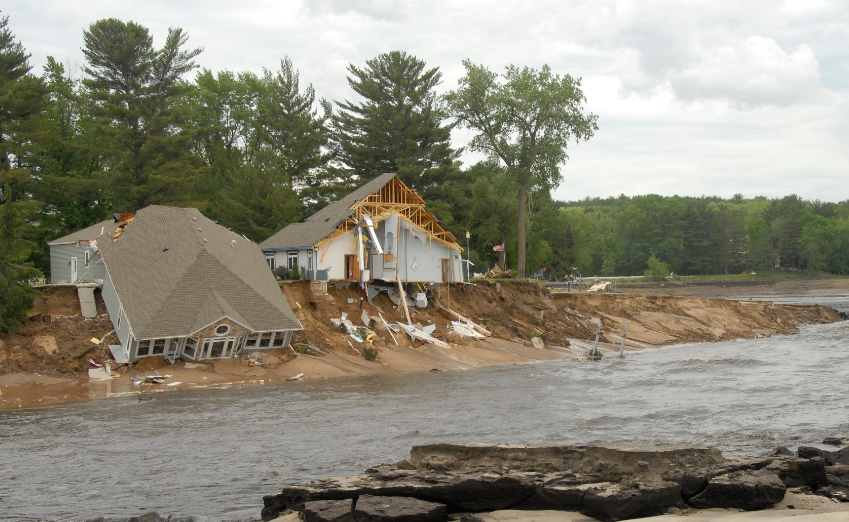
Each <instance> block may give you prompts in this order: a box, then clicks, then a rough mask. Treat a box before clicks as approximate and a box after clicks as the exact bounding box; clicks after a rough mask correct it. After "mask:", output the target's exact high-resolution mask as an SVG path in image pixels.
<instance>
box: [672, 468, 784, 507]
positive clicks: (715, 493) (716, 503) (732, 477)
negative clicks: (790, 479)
mask: <svg viewBox="0 0 849 522" xmlns="http://www.w3.org/2000/svg"><path fill="white" fill-rule="evenodd" d="M786 490H787V487H786V486H785V485H784V483H783V482H781V480H779V478H778V476H776V475H775V474H774V473H772V472H770V471H767V470H754V471H735V472H732V473H727V474H725V475H719V476H716V477H713V478H711V479H710V481H709V482H708V485H707V487H705V490H704V491H702V492H701V493H699V494H698V495H696V496H694V497H692V498H690V499H689V500H688V501H687V503H688V504H690V505H691V506H693V507H697V508H699V509H708V508H731V509H742V510H745V511H753V510H756V509H766V508H768V507H770V506H772V505H773V504H776V503H778V502H781V500H782V499H783V498H784V493H785V492H786Z"/></svg>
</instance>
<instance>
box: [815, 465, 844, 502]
mask: <svg viewBox="0 0 849 522" xmlns="http://www.w3.org/2000/svg"><path fill="white" fill-rule="evenodd" d="M825 473H826V483H825V485H824V486H823V487H820V488H817V493H820V494H822V495H825V496H826V497H829V498H833V499H835V500H839V501H841V502H849V465H846V464H836V465H834V466H828V467H826V468H825Z"/></svg>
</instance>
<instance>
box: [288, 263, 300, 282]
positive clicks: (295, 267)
mask: <svg viewBox="0 0 849 522" xmlns="http://www.w3.org/2000/svg"><path fill="white" fill-rule="evenodd" d="M300 278H301V273H300V272H299V271H298V265H292V270H291V271H290V272H289V279H291V280H292V281H297V280H298V279H300Z"/></svg>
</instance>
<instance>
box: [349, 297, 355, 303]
mask: <svg viewBox="0 0 849 522" xmlns="http://www.w3.org/2000/svg"><path fill="white" fill-rule="evenodd" d="M354 302H356V300H355V299H352V298H350V297H349V298H348V304H354Z"/></svg>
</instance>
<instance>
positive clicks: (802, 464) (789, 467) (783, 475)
mask: <svg viewBox="0 0 849 522" xmlns="http://www.w3.org/2000/svg"><path fill="white" fill-rule="evenodd" d="M764 469H766V470H769V471H772V472H773V473H775V474H776V475H777V476H778V478H779V479H780V480H781V482H783V483H784V485H785V486H787V487H788V488H796V487H799V486H811V487H816V486H818V485H820V484H824V483H825V482H826V475H825V460H823V459H822V458H820V457H815V458H812V459H797V458H786V457H785V458H781V459H776V460H774V461H772V463H770V464H769V465H768V466H767V467H765V468H764Z"/></svg>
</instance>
